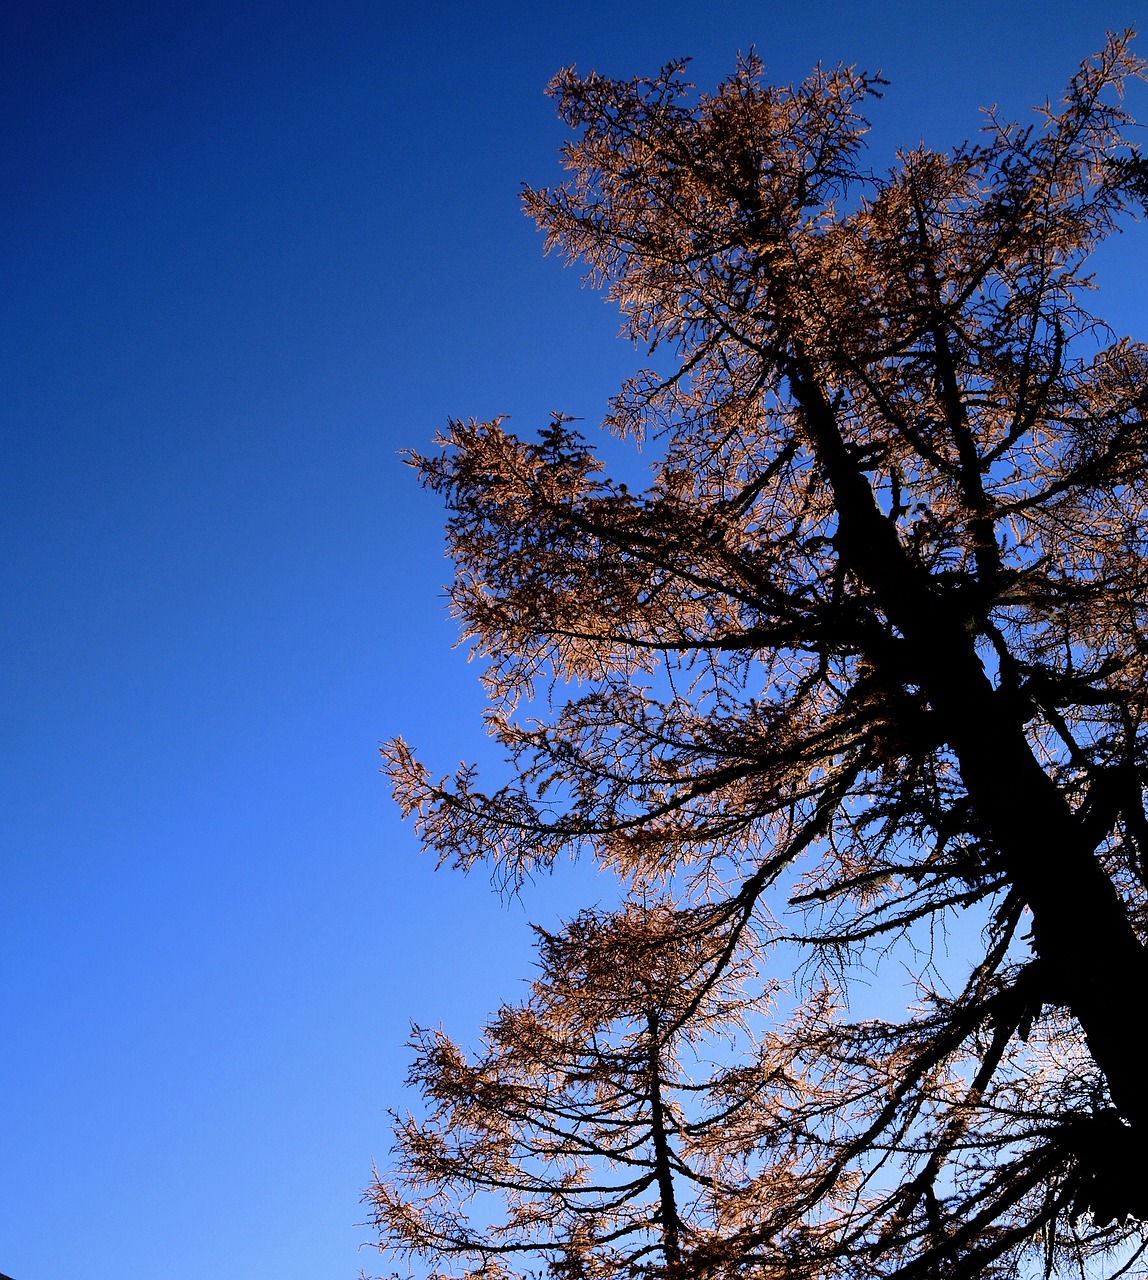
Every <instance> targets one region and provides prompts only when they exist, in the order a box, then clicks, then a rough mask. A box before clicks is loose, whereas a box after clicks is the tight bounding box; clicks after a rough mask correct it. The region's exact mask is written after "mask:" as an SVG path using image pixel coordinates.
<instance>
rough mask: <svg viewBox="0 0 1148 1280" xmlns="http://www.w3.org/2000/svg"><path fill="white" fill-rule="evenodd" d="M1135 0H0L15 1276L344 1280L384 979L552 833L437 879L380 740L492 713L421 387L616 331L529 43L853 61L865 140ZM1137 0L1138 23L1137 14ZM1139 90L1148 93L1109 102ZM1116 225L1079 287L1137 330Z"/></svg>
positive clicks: (530, 904)
mask: <svg viewBox="0 0 1148 1280" xmlns="http://www.w3.org/2000/svg"><path fill="white" fill-rule="evenodd" d="M1142 14H1143V6H1142V4H1141V3H1140V2H1136V3H1132V2H1131V0H1090V2H1081V3H1071V4H1070V3H1057V2H1056V0H1051V2H1049V0H1044V2H1042V3H1033V2H1031V0H994V2H993V3H981V2H977V3H968V4H964V5H962V6H960V8H959V11H958V10H956V9H955V8H954V10H953V11H952V12H949V11H948V10H947V9H946V10H942V7H941V6H936V7H934V6H927V5H922V4H918V3H913V4H909V3H885V4H880V3H877V4H864V3H856V2H855V3H829V4H823V5H821V6H819V7H818V6H814V5H799V4H794V3H789V2H787V3H784V4H782V3H771V2H763V0H759V2H758V3H742V2H741V0H711V2H710V3H683V2H681V0H660V2H659V3H653V0H649V2H647V0H642V2H638V0H610V2H609V3H603V2H600V0H589V2H585V0H584V2H582V3H579V4H577V5H573V6H571V8H570V12H569V15H568V16H561V15H559V14H558V12H557V10H556V9H551V8H550V7H549V6H545V5H540V4H538V3H530V4H527V3H522V4H518V3H502V2H499V0H492V2H491V3H488V4H484V5H477V4H462V3H457V4H443V3H435V2H434V0H431V2H429V3H423V4H420V5H414V6H408V5H399V4H397V3H396V4H385V3H367V2H366V0H328V2H327V3H325V4H323V5H319V4H308V3H298V2H297V3H281V4H273V3H268V4H265V5H257V4H252V3H245V2H244V0H232V2H231V3H217V2H212V0H197V2H196V3H195V4H190V3H186V4H185V3H178V2H167V3H163V2H160V3H157V2H156V0H148V2H147V3H137V4H129V3H121V2H119V0H105V2H104V3H99V4H96V3H88V4H60V3H56V2H55V0H40V2H39V3H35V4H32V3H28V2H27V0H15V3H14V4H12V3H10V4H9V6H8V7H7V12H6V16H5V17H4V19H3V20H2V21H3V27H2V30H0V63H2V64H3V65H2V68H0V96H2V99H3V110H2V118H0V129H2V131H3V148H2V152H3V158H2V159H0V165H2V166H3V170H4V176H3V187H2V195H0V198H2V200H3V210H4V229H5V230H4V235H3V241H2V244H0V262H2V272H3V276H2V294H0V297H2V304H0V308H2V315H3V326H4V334H3V343H2V349H0V362H2V365H3V369H2V375H0V377H2V385H3V389H4V394H3V407H2V411H0V412H2V423H3V438H4V445H3V468H2V472H0V485H2V489H3V491H2V495H0V520H2V521H3V534H2V548H0V556H2V559H0V577H2V581H0V610H2V611H3V622H2V633H0V646H2V655H0V658H2V661H0V686H2V690H3V701H2V705H0V735H2V739H0V791H2V800H0V806H2V808H0V880H2V883H0V1035H2V1042H0V1044H2V1047H0V1271H3V1272H7V1273H8V1274H10V1275H12V1276H14V1277H15V1278H16V1280H65V1278H67V1280H76V1278H77V1277H82V1280H112V1278H113V1277H114V1280H135V1278H136V1277H140V1278H141V1280H142V1278H143V1277H148V1278H150V1277H171V1278H172V1280H192V1278H194V1280H203V1278H205V1277H209V1278H219V1280H264V1278H266V1280H271V1278H272V1277H274V1280H305V1278H306V1280H350V1278H352V1277H354V1276H356V1275H357V1274H358V1271H359V1268H360V1267H366V1268H367V1269H368V1271H370V1270H371V1269H372V1267H374V1266H375V1265H376V1263H377V1261H378V1260H377V1259H376V1257H375V1256H374V1255H373V1254H370V1253H368V1252H363V1253H361V1254H360V1253H358V1252H357V1246H358V1244H359V1243H360V1242H362V1241H364V1240H366V1239H367V1238H368V1233H367V1232H366V1230H365V1229H363V1228H361V1227H356V1226H355V1225H354V1224H355V1223H356V1221H357V1220H358V1219H359V1218H360V1217H361V1209H360V1207H359V1204H358V1194H359V1189H360V1188H361V1187H362V1186H363V1185H364V1184H365V1183H366V1182H367V1181H368V1180H369V1177H370V1171H371V1161H372V1159H377V1160H380V1161H382V1160H384V1159H385V1156H386V1151H387V1142H388V1139H387V1126H386V1115H385V1108H386V1107H387V1106H388V1105H400V1104H401V1101H402V1096H401V1080H402V1076H403V1074H404V1070H405V1053H404V1050H403V1041H404V1039H405V1036H406V1033H407V1027H408V1022H409V1020H410V1019H411V1018H416V1019H419V1020H422V1021H437V1020H438V1019H439V1018H442V1019H443V1020H444V1021H446V1022H447V1024H448V1025H449V1026H450V1027H451V1028H452V1030H455V1031H457V1032H458V1033H460V1034H462V1035H463V1036H465V1035H466V1034H467V1033H468V1032H470V1031H472V1030H473V1028H474V1027H475V1026H476V1025H477V1023H478V1022H479V1020H480V1019H481V1017H482V1015H483V1014H484V1013H485V1012H486V1011H487V1010H489V1009H490V1008H492V1007H493V1006H494V1005H495V1004H496V1003H497V1001H498V1000H499V998H500V997H513V996H514V995H515V993H516V991H517V990H518V983H519V980H520V979H521V978H522V977H524V976H525V975H526V973H527V971H528V963H529V932H528V928H527V921H528V920H529V919H532V918H533V919H543V920H545V919H550V918H552V916H553V913H554V912H556V911H561V910H565V909H569V908H571V907H572V906H573V905H574V904H576V903H579V902H584V901H587V900H592V899H593V898H594V897H595V896H599V895H603V896H604V895H606V894H608V891H609V890H608V886H606V885H603V884H602V883H600V882H596V881H595V879H594V876H593V873H592V872H591V871H590V870H589V869H587V868H578V869H576V870H566V871H562V872H560V873H559V874H558V875H557V876H556V877H554V878H553V879H551V880H549V881H547V882H546V883H544V884H542V885H540V886H538V887H537V888H536V889H535V890H533V891H531V892H530V893H529V894H528V895H527V896H526V898H525V899H524V901H523V902H521V903H516V904H511V905H509V906H504V905H501V904H500V903H499V901H498V899H497V898H496V897H495V896H494V895H493V894H492V893H491V891H490V887H489V885H488V884H487V883H486V881H485V880H484V879H483V878H481V877H480V876H473V877H471V878H470V879H463V878H461V877H459V876H457V875H453V874H450V873H448V872H441V873H438V874H437V875H436V874H435V873H434V872H433V869H432V866H431V864H430V862H429V861H428V860H427V859H425V858H420V857H419V856H418V854H417V852H416V849H415V845H414V841H413V838H412V835H411V833H410V831H409V829H407V828H404V827H403V826H402V825H401V824H400V823H399V821H398V818H397V816H396V814H395V812H394V811H393V809H392V808H391V806H390V803H389V800H388V797H387V790H386V787H385V785H384V784H383V782H382V781H381V780H380V779H379V777H378V774H377V759H376V755H375V751H376V745H377V742H378V740H379V739H380V738H382V737H385V736H389V735H390V734H392V733H395V732H401V733H403V734H404V736H406V737H407V738H408V739H409V740H411V741H412V742H414V743H416V744H418V745H419V746H420V748H422V750H423V752H424V754H425V756H426V757H427V758H428V760H429V761H430V762H431V763H432V764H434V765H435V766H436V767H441V768H442V769H443V770H445V769H447V768H450V767H452V766H453V764H454V763H455V762H456V761H457V760H458V759H459V758H461V757H463V756H466V757H472V758H473V757H481V756H482V755H483V754H484V752H483V748H482V744H481V742H480V736H479V727H478V723H477V716H478V711H479V709H480V705H481V703H480V698H479V692H478V689H477V687H476V682H475V672H474V670H473V669H471V668H468V667H467V665H466V662H465V659H464V656H463V655H462V654H460V653H457V652H452V651H451V648H450V646H451V643H452V641H453V639H454V632H453V628H452V624H451V623H450V621H449V619H447V617H446V616H445V613H444V610H443V603H442V595H441V587H440V584H441V583H442V581H443V580H444V577H445V575H446V568H445V565H444V562H443V560H442V558H441V554H442V540H441V533H440V527H441V513H440V511H439V510H438V509H437V507H436V504H435V503H434V501H433V500H432V499H431V498H429V497H428V496H427V495H425V494H423V493H421V492H420V491H419V490H418V489H417V487H416V486H415V484H414V483H413V479H412V477H411V475H410V473H409V472H407V471H406V470H405V469H404V468H403V467H402V466H401V465H400V464H399V462H398V460H397V451H398V450H399V449H400V448H402V447H403V446H408V445H415V446H419V445H424V444H425V443H426V442H427V441H428V440H429V438H430V436H431V435H432V434H433V432H434V431H435V430H436V429H437V428H439V427H440V426H442V425H443V424H444V423H445V421H446V419H447V417H448V416H450V415H459V416H470V415H473V416H478V417H489V416H492V415H493V414H495V413H500V412H505V413H510V414H511V415H512V417H513V420H514V424H515V426H516V428H518V429H521V430H524V431H525V430H529V429H531V428H532V427H534V426H536V425H541V424H542V423H544V422H545V419H546V415H547V412H548V411H549V410H550V409H562V410H564V411H566V412H569V413H572V414H576V415H580V416H583V417H585V418H587V419H588V420H589V421H590V423H591V424H592V423H593V421H594V420H595V419H597V418H599V417H600V416H601V414H602V412H603V409H604V407H605V401H606V398H607V396H608V395H609V394H610V392H611V391H612V390H613V389H614V388H615V387H616V385H617V383H618V382H619V380H620V379H621V377H622V376H623V375H624V374H625V372H627V371H628V370H629V369H630V368H631V367H632V366H633V364H634V363H635V361H636V356H635V355H634V353H633V352H632V351H631V350H630V349H629V348H628V347H627V346H626V345H624V344H622V343H619V342H617V341H616V340H615V338H614V334H615V332H616V329H617V320H616V317H615V316H614V315H613V314H612V313H611V312H610V311H609V310H608V309H607V308H606V307H605V306H603V304H602V303H601V301H600V300H598V299H596V298H595V297H593V296H592V295H590V294H588V293H586V292H583V291H581V290H580V288H579V284H578V279H577V275H576V273H574V272H571V271H565V272H564V271H563V270H562V269H561V267H560V266H559V264H558V263H557V261H556V260H554V259H550V260H544V259H543V258H542V256H541V252H540V248H541V246H540V242H539V239H538V237H537V235H536V234H535V232H534V231H533V229H532V228H531V227H530V226H529V225H528V224H527V222H526V221H525V220H524V219H523V218H522V217H521V215H520V214H519V212H518V208H517V192H518V186H519V183H520V182H521V181H523V180H530V181H534V182H543V181H547V180H549V179H550V178H552V177H553V176H554V175H555V172H556V167H555V161H554V156H555V150H556V147H557V145H558V143H559V141H560V140H561V137H562V134H561V130H560V127H559V125H558V123H557V122H556V120H555V119H554V115H553V111H552V107H551V105H550V103H549V102H548V101H547V100H546V99H545V98H544V97H543V94H542V90H543V87H544V86H545V84H546V82H547V80H548V79H549V77H550V76H551V75H552V74H553V72H554V71H555V70H556V69H557V68H558V67H559V66H561V65H563V64H565V63H568V62H577V63H578V65H579V66H581V67H583V68H589V67H595V68H597V69H599V70H601V71H603V72H606V73H610V74H615V75H629V74H632V73H636V72H653V71H654V70H656V69H657V67H658V66H659V65H660V64H661V63H662V62H664V61H666V60H667V59H669V58H671V57H674V56H678V55H681V54H693V55H694V56H695V59H696V60H695V63H694V65H693V74H694V77H695V79H697V80H698V81H699V83H701V84H703V85H707V86H708V85H710V84H712V83H713V82H714V81H715V80H716V79H717V78H718V77H719V76H720V75H721V74H722V73H723V72H724V71H726V70H727V69H728V68H729V67H730V66H731V65H732V61H733V58H734V55H735V53H736V52H737V50H738V49H746V48H748V47H749V46H750V45H756V46H757V48H758V50H759V52H760V53H761V54H762V55H763V56H764V58H765V60H766V63H767V65H768V67H769V69H770V72H771V74H772V75H773V76H775V77H776V78H778V79H789V78H792V77H794V76H801V75H803V74H804V73H805V72H806V71H807V70H808V69H809V67H810V66H811V65H812V63H813V62H815V61H816V60H817V59H822V60H824V61H828V62H836V61H838V60H844V61H849V62H859V63H861V64H862V65H864V66H867V67H868V68H871V69H872V68H882V69H883V70H884V71H885V73H886V75H887V76H888V77H889V79H890V80H891V81H892V84H891V87H890V88H889V90H888V91H887V95H886V99H885V101H884V102H883V103H881V104H877V106H875V108H874V121H875V124H876V126H877V127H876V129H875V131H874V147H875V153H874V160H875V164H876V165H877V166H878V167H880V166H883V165H884V164H885V163H886V162H887V161H888V160H889V158H890V156H891V152H892V149H893V148H894V147H895V146H896V145H897V144H899V143H907V144H912V143H914V142H915V141H916V140H917V139H918V138H919V137H920V136H922V135H923V136H924V137H925V138H926V140H927V141H929V142H930V143H932V144H934V145H937V146H947V145H948V144H950V143H953V142H957V141H959V140H961V139H962V138H964V137H967V136H970V135H971V134H972V133H974V132H975V130H976V128H977V127H978V118H977V114H976V108H977V106H978V105H980V104H983V103H987V102H991V101H994V100H997V101H999V102H1000V103H1001V104H1002V105H1004V106H1005V107H1007V108H1008V109H1009V110H1010V111H1013V112H1016V113H1019V112H1021V111H1023V110H1024V108H1025V107H1026V106H1027V105H1028V104H1029V103H1031V102H1034V101H1036V100H1038V99H1041V98H1043V97H1044V96H1045V95H1046V94H1054V95H1055V94H1056V93H1057V92H1058V91H1059V89H1060V88H1061V87H1062V85H1063V84H1064V82H1065V80H1066V79H1067V77H1068V76H1069V74H1071V72H1072V70H1073V69H1074V67H1075V65H1076V63H1077V62H1078V61H1079V59H1080V58H1081V57H1083V56H1084V55H1085V54H1087V53H1088V52H1090V51H1091V50H1093V49H1095V48H1096V47H1098V46H1099V44H1100V43H1101V42H1102V40H1103V35H1104V31H1105V28H1106V27H1110V28H1119V27H1123V26H1125V25H1128V24H1131V23H1133V22H1134V21H1135V20H1136V18H1137V17H1138V16H1140V15H1142ZM1145 38H1146V39H1148V36H1146V37H1145ZM1136 102H1137V103H1138V105H1139V114H1140V116H1141V118H1145V119H1148V101H1146V96H1145V94H1144V93H1143V92H1139V93H1138V94H1137V97H1136ZM1144 260H1145V259H1144V243H1143V240H1142V239H1140V238H1139V237H1138V236H1135V235H1133V236H1128V237H1125V238H1124V240H1123V241H1122V242H1121V243H1120V244H1119V245H1118V246H1116V247H1115V249H1114V250H1113V251H1112V252H1110V253H1108V254H1107V255H1106V256H1105V259H1104V261H1103V264H1102V265H1103V268H1104V274H1103V275H1102V277H1101V279H1102V284H1103V286H1104V288H1105V291H1106V302H1105V304H1104V309H1106V310H1107V313H1108V314H1110V315H1111V316H1112V317H1113V318H1114V319H1115V320H1116V321H1117V323H1118V324H1120V325H1121V326H1122V327H1123V328H1127V329H1131V330H1133V331H1135V330H1137V329H1138V330H1139V333H1140V335H1141V336H1143V334H1144V326H1143V323H1142V315H1141V303H1140V297H1141V295H1142V292H1143V269H1142V264H1143V262H1144Z"/></svg>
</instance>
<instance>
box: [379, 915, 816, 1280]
mask: <svg viewBox="0 0 1148 1280" xmlns="http://www.w3.org/2000/svg"><path fill="white" fill-rule="evenodd" d="M707 916H708V913H707V912H705V911H701V912H699V911H697V910H696V909H695V910H687V911H685V912H682V911H675V910H674V909H673V907H672V906H671V905H670V904H669V903H667V902H659V903H656V904H655V905H653V906H648V905H643V906H638V905H637V904H629V905H628V906H627V907H625V908H624V909H622V910H621V911H619V912H617V913H614V914H609V915H603V914H601V913H597V912H584V913H582V914H581V915H579V916H578V917H577V919H576V920H574V921H573V922H572V923H571V924H570V925H568V926H567V927H566V928H565V929H563V930H562V931H561V932H560V933H557V934H549V933H546V932H544V931H542V930H538V950H539V968H540V975H539V977H538V978H537V980H536V981H535V982H534V984H533V987H532V994H531V999H530V1000H529V1001H527V1002H526V1003H525V1004H523V1005H519V1006H508V1007H504V1008H502V1009H501V1010H499V1012H498V1014H497V1016H496V1017H495V1018H494V1019H493V1020H492V1021H491V1022H490V1023H489V1024H488V1025H487V1027H486V1029H485V1032H484V1035H483V1042H484V1048H483V1050H482V1052H481V1053H480V1054H479V1055H478V1056H477V1058H476V1059H475V1060H474V1061H468V1060H467V1058H466V1056H465V1054H464V1053H463V1052H462V1050H461V1049H460V1048H459V1047H458V1046H457V1045H456V1044H455V1043H453V1042H452V1041H451V1040H450V1039H449V1038H448V1037H447V1036H446V1035H445V1034H444V1033H443V1032H442V1031H441V1030H426V1029H420V1028H416V1030H415V1033H414V1035H413V1037H412V1041H411V1044H412V1047H413V1048H414V1049H415V1051H416V1057H415V1061H414V1065H413V1066H412V1069H411V1073H410V1076H409V1078H408V1084H409V1085H411V1086H413V1087H415V1088H417V1089H418V1090H419V1091H420V1093H421V1094H422V1095H423V1098H424V1100H425V1101H426V1102H427V1103H428V1104H429V1111H428V1114H427V1116H426V1117H424V1118H423V1119H421V1120H420V1119H416V1118H414V1117H412V1116H410V1115H406V1116H404V1117H402V1118H398V1117H396V1122H395V1137H396V1146H395V1152H396V1154H397V1156H398V1160H397V1162H396V1167H395V1169H394V1171H393V1173H392V1176H391V1178H390V1179H388V1180H377V1181H376V1185H375V1188H374V1191H373V1195H372V1198H373V1202H374V1214H375V1222H376V1225H377V1226H378V1227H379V1228H380V1230H381V1231H382V1233H383V1235H384V1236H385V1237H386V1238H387V1239H388V1241H389V1242H390V1245H391V1248H392V1251H393V1252H396V1253H399V1254H402V1255H405V1256H419V1255H421V1256H424V1257H427V1256H429V1257H430V1258H432V1259H433V1260H434V1262H435V1264H436V1266H437V1265H441V1264H442V1263H443V1262H448V1261H449V1260H452V1259H459V1258H461V1259H464V1260H477V1261H480V1262H481V1270H482V1271H483V1272H484V1273H487V1274H499V1273H503V1272H506V1271H508V1270H510V1269H511V1268H514V1270H515V1271H517V1270H520V1269H521V1268H522V1266H523V1265H524V1263H523V1262H522V1259H524V1258H533V1259H539V1258H541V1259H545V1260H546V1262H547V1263H548V1267H549V1271H550V1273H551V1274H552V1275H556V1276H564V1277H587V1276H596V1275H619V1274H622V1275H634V1274H639V1273H641V1272H642V1271H645V1270H654V1271H659V1270H665V1271H668V1272H672V1273H675V1274H684V1273H686V1272H690V1271H694V1270H697V1269H698V1267H699V1265H701V1264H702V1263H703V1262H704V1264H705V1265H706V1266H710V1267H712V1266H713V1265H715V1264H716V1263H717V1262H718V1260H719V1259H724V1258H725V1257H726V1256H727V1254H728V1253H729V1251H730V1245H731V1242H734V1243H735V1244H736V1248H735V1252H739V1250H740V1244H741V1238H742V1236H743V1234H744V1232H745V1231H746V1230H747V1229H750V1230H754V1231H756V1230H758V1229H759V1228H760V1226H761V1224H762V1222H763V1221H765V1220H766V1219H767V1218H768V1217H769V1216H770V1215H773V1216H774V1217H776V1216H778V1214H779V1213H784V1208H785V1207H786V1206H788V1205H789V1204H790V1203H791V1202H793V1201H794V1200H797V1199H800V1198H801V1197H802V1196H803V1195H804V1194H805V1193H806V1192H807V1190H808V1188H807V1187H806V1186H805V1185H804V1183H803V1177H802V1173H801V1170H800V1164H801V1161H800V1159H799V1152H800V1148H801V1145H802V1143H801V1139H800V1136H799V1134H798V1132H797V1130H796V1129H787V1130H786V1131H784V1132H781V1133H774V1135H773V1136H774V1137H779V1138H780V1140H781V1142H782V1143H783V1144H784V1148H785V1150H786V1152H787V1154H786V1156H785V1158H782V1156H781V1153H780V1151H778V1152H775V1153H774V1155H773V1157H772V1159H771V1161H770V1162H769V1164H768V1166H766V1165H764V1164H763V1162H762V1161H761V1160H760V1159H759V1158H758V1156H757V1152H758V1149H759V1148H760V1147H761V1145H762V1143H763V1141H765V1140H767V1130H768V1129H769V1128H771V1127H772V1128H773V1129H774V1130H776V1128H777V1126H776V1123H775V1120H776V1115H777V1113H778V1103H779V1101H780V1100H781V1099H782V1098H785V1099H786V1100H787V1103H788V1105H789V1106H790V1107H794V1106H795V1105H797V1104H798V1100H800V1099H804V1097H805V1095H806V1093H807V1089H806V1087H805V1085H804V1083H803V1081H802V1079H801V1068H800V1058H801V1055H802V1052H803V1049H804V1047H805V1045H806V1044H807V1041H808V1039H809V1037H808V1035H802V1036H784V1035H779V1034H776V1033H774V1034H772V1035H770V1036H768V1037H765V1038H763V1039H761V1040H759V1039H757V1038H756V1037H755V1035H754V1033H753V1025H754V1024H755V1023H759V1022H760V1021H761V1020H762V1019H763V1017H764V1016H765V1015H766V1013H767V1010H768V1007H769V1005H770V1003H771V996H772V987H771V985H770V984H764V985H763V984H762V983H761V982H760V981H759V974H758V973H757V972H756V971H755V965H754V960H755V959H756V958H757V953H756V951H755V949H754V948H752V947H750V946H744V945H743V947H742V948H741V954H740V957H739V959H738V961H737V962H736V963H733V964H727V963H715V961H716V960H717V955H718V953H720V952H721V951H722V950H723V948H724V946H725V944H726V943H727V942H728V938H727V936H726V934H727V933H728V928H729V925H728V922H726V923H725V924H719V925H718V927H717V928H716V929H715V928H714V927H713V921H712V920H710V919H708V918H707ZM744 941H748V940H743V942H744ZM827 1008H828V1006H827V1002H826V999H825V998H824V994H823V997H822V999H821V1000H820V1001H818V1002H812V1004H811V1007H810V1008H808V1009H804V1010H802V1011H801V1014H800V1015H799V1017H800V1020H801V1021H802V1022H803V1023H806V1024H809V1025H810V1026H812V1025H813V1024H814V1023H815V1022H816V1021H817V1020H818V1016H819V1015H820V1018H821V1020H822V1021H824V1018H825V1015H826V1013H827ZM687 1068H689V1069H687ZM699 1073H700V1075H699ZM767 1090H768V1092H769V1093H770V1094H771V1100H770V1104H769V1105H765V1104H764V1101H763V1099H764V1094H765V1092H766V1091H767ZM771 1121H773V1123H772V1125H771ZM484 1193H486V1194H489V1193H493V1194H494V1195H495V1197H496V1198H497V1199H498V1201H499V1202H500V1206H501V1207H502V1208H503V1209H504V1210H505V1213H504V1216H503V1218H502V1220H491V1215H490V1212H489V1209H490V1206H489V1204H487V1203H485V1202H484V1201H483V1199H482V1196H483V1195H484ZM476 1202H477V1203H476ZM739 1256H740V1254H739ZM512 1273H514V1272H513V1271H512Z"/></svg>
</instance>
